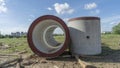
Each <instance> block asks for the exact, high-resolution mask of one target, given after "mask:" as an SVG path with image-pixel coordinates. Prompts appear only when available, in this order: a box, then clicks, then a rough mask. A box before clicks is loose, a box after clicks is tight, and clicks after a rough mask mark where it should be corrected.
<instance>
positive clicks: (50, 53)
mask: <svg viewBox="0 0 120 68" xmlns="http://www.w3.org/2000/svg"><path fill="white" fill-rule="evenodd" d="M57 27H59V28H61V29H62V30H63V32H64V35H65V40H64V42H63V43H62V44H59V43H58V42H57V41H56V40H55V39H54V38H53V32H54V30H55V29H56V28H57ZM27 39H28V43H29V46H30V48H31V49H32V51H33V52H34V53H36V54H37V55H39V56H41V57H56V56H59V55H60V54H62V53H63V52H64V50H65V49H66V48H67V47H68V45H69V43H70V35H69V29H68V27H67V26H66V24H65V23H64V21H62V20H61V19H60V18H58V17H56V16H53V15H44V16H41V17H39V18H37V19H36V20H35V21H34V22H33V23H32V24H31V26H30V28H29V30H28V35H27ZM58 44H59V45H58Z"/></svg>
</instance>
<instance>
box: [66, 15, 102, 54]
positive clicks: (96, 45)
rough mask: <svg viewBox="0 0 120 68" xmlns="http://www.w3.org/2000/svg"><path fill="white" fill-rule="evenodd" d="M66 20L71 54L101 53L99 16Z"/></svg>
mask: <svg viewBox="0 0 120 68" xmlns="http://www.w3.org/2000/svg"><path fill="white" fill-rule="evenodd" d="M68 22H69V23H68V27H69V31H70V36H71V40H72V44H71V51H72V54H78V55H96V54H100V53H101V30H100V18H98V17H78V18H72V19H70V20H69V21H68Z"/></svg>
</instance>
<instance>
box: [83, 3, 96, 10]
mask: <svg viewBox="0 0 120 68" xmlns="http://www.w3.org/2000/svg"><path fill="white" fill-rule="evenodd" d="M95 8H97V4H96V3H95V2H93V3H88V4H85V5H84V9H86V10H91V9H95Z"/></svg>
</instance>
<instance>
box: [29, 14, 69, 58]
mask: <svg viewBox="0 0 120 68" xmlns="http://www.w3.org/2000/svg"><path fill="white" fill-rule="evenodd" d="M47 19H52V20H55V21H57V22H58V23H59V24H61V25H62V27H63V28H64V30H65V35H66V38H65V41H64V44H63V47H61V49H60V50H58V51H57V52H55V53H52V54H45V53H43V52H41V51H39V50H38V49H37V48H36V47H35V45H34V43H33V41H32V32H33V30H34V28H35V26H36V25H37V24H38V23H40V21H43V20H47ZM27 41H28V44H29V47H30V48H31V50H32V51H33V52H34V53H36V54H37V55H39V56H41V57H56V56H59V55H60V54H62V53H63V52H64V50H65V49H66V48H67V47H68V45H69V43H70V35H69V29H68V27H67V25H66V24H65V23H64V21H63V20H62V19H60V18H58V17H56V16H53V15H44V16H41V17H39V18H37V19H36V20H35V21H33V22H32V24H31V25H30V27H29V30H28V34H27Z"/></svg>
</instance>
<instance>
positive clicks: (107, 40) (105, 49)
mask: <svg viewBox="0 0 120 68" xmlns="http://www.w3.org/2000/svg"><path fill="white" fill-rule="evenodd" d="M101 42H102V54H101V55H110V54H111V53H114V52H117V51H120V35H115V34H104V35H101Z"/></svg>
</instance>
